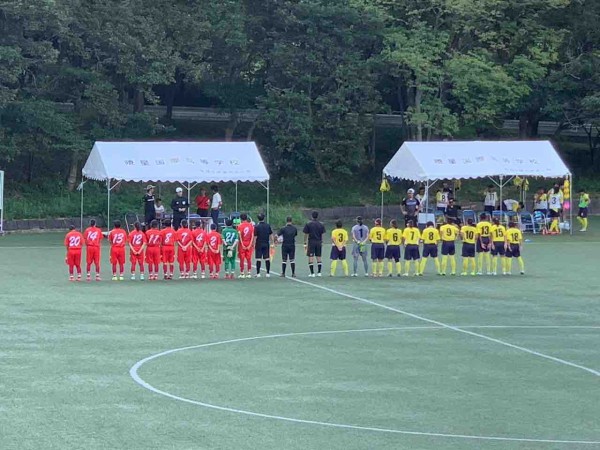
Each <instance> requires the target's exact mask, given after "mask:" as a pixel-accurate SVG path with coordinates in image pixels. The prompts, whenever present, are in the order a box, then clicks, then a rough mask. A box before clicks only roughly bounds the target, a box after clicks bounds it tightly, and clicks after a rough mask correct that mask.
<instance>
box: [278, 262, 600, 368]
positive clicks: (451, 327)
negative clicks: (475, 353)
mask: <svg viewBox="0 0 600 450" xmlns="http://www.w3.org/2000/svg"><path fill="white" fill-rule="evenodd" d="M273 273H274V272H273ZM289 279H290V280H291V281H294V282H296V283H300V284H304V285H306V286H311V287H313V288H316V289H320V290H322V291H326V292H329V293H332V294H336V295H339V296H342V297H346V298H349V299H351V300H356V301H359V302H361V303H365V304H367V305H371V306H376V307H378V308H382V309H386V310H388V311H392V312H395V313H398V314H402V315H403V316H406V317H412V318H413V319H416V320H420V321H422V322H426V323H430V324H433V325H438V326H440V327H443V328H446V329H448V330H452V331H456V332H457V333H462V334H467V335H469V336H473V337H477V338H479V339H484V340H486V341H489V342H493V343H495V344H499V345H503V346H505V347H509V348H512V349H514V350H519V351H521V352H525V353H528V354H530V355H533V356H537V357H539V358H544V359H547V360H550V361H554V362H555V363H558V364H563V365H565V366H569V367H573V368H575V369H580V370H583V371H585V372H588V373H591V374H592V375H595V376H597V377H600V371H598V370H595V369H591V368H589V367H586V366H582V365H581V364H576V363H573V362H571V361H567V360H565V359H561V358H557V357H556V356H551V355H547V354H545V353H541V352H538V351H535V350H531V349H529V348H526V347H522V346H520V345H515V344H511V343H510V342H506V341H503V340H501V339H497V338H494V337H491V336H487V335H485V334H481V333H476V332H474V331H469V330H465V329H464V328H460V327H457V326H454V325H450V324H447V323H445V322H440V321H439V320H434V319H429V318H428V317H425V316H420V315H418V314H414V313H411V312H409V311H404V310H402V309H398V308H394V307H392V306H388V305H384V304H382V303H377V302H374V301H373V300H368V299H366V298H362V297H358V296H356V295H352V294H348V293H346V292H342V291H338V290H336V289H332V288H328V287H326V286H321V285H319V284H315V283H311V282H310V281H304V280H299V279H298V278H289Z"/></svg>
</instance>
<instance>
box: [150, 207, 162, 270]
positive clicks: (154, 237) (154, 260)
mask: <svg viewBox="0 0 600 450" xmlns="http://www.w3.org/2000/svg"><path fill="white" fill-rule="evenodd" d="M146 239H147V244H146V262H147V263H148V273H149V277H148V279H150V280H158V265H159V264H160V243H161V242H162V233H161V231H160V230H159V229H158V221H157V220H156V219H155V220H153V221H152V222H151V223H150V229H149V230H148V231H146Z"/></svg>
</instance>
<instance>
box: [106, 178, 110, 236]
mask: <svg viewBox="0 0 600 450" xmlns="http://www.w3.org/2000/svg"><path fill="white" fill-rule="evenodd" d="M106 195H107V198H108V201H107V203H106V229H107V230H110V178H109V179H108V180H106Z"/></svg>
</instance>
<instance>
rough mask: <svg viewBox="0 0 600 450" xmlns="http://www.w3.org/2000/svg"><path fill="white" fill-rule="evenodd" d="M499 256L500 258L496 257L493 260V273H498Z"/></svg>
mask: <svg viewBox="0 0 600 450" xmlns="http://www.w3.org/2000/svg"><path fill="white" fill-rule="evenodd" d="M498 258H499V256H497V257H495V258H494V259H493V261H492V272H493V273H498Z"/></svg>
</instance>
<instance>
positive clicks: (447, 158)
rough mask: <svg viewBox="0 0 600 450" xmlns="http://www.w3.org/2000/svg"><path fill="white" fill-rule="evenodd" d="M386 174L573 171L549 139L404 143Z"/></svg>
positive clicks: (434, 176) (440, 176) (549, 174)
mask: <svg viewBox="0 0 600 450" xmlns="http://www.w3.org/2000/svg"><path fill="white" fill-rule="evenodd" d="M383 173H384V174H385V175H387V176H390V177H395V178H402V179H405V180H412V181H427V180H445V179H453V178H457V179H461V178H462V179H464V178H482V177H494V176H498V177H499V176H514V175H518V176H529V177H546V178H559V177H565V176H569V175H570V174H571V172H570V171H569V169H568V168H567V166H566V165H565V163H564V162H563V161H562V159H561V158H560V156H559V155H558V153H557V152H556V150H555V149H554V147H553V146H552V144H551V143H550V142H549V141H469V142H460V141H452V142H405V143H404V144H402V147H400V150H398V152H396V154H395V155H394V157H393V158H392V159H391V161H390V162H389V163H388V164H387V165H386V166H385V168H384V169H383Z"/></svg>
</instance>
